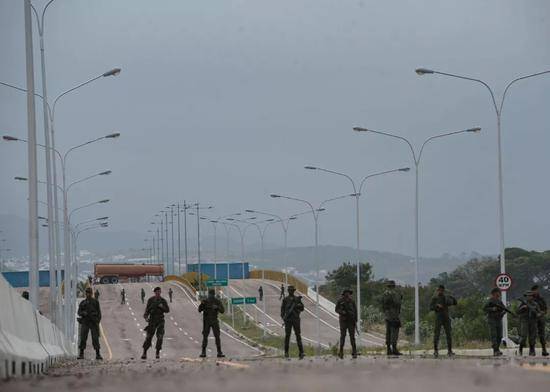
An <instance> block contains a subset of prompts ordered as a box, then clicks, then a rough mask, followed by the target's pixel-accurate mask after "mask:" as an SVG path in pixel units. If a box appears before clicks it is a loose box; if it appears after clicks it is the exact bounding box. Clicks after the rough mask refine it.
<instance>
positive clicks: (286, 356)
mask: <svg viewBox="0 0 550 392" xmlns="http://www.w3.org/2000/svg"><path fill="white" fill-rule="evenodd" d="M285 358H287V359H288V358H290V354H289V353H288V351H285Z"/></svg>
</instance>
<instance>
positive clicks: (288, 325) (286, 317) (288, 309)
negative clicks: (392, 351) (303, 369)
mask: <svg viewBox="0 0 550 392" xmlns="http://www.w3.org/2000/svg"><path fill="white" fill-rule="evenodd" d="M281 287H282V288H283V290H284V286H282V285H281ZM287 290H288V295H287V296H286V297H284V299H283V302H282V303H281V318H282V319H283V321H284V323H285V358H289V357H290V354H289V349H290V335H291V334H292V330H293V329H294V334H295V335H296V344H297V345H298V351H299V358H300V359H302V358H304V356H305V355H304V346H303V345H302V335H301V330H300V313H301V312H303V311H304V304H303V303H302V297H300V296H296V295H294V292H295V291H296V289H295V288H294V286H288V289H287Z"/></svg>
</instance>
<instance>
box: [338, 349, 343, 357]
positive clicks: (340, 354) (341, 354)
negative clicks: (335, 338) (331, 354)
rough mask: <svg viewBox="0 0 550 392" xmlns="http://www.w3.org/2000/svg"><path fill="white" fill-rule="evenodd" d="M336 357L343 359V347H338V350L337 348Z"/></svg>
mask: <svg viewBox="0 0 550 392" xmlns="http://www.w3.org/2000/svg"><path fill="white" fill-rule="evenodd" d="M338 358H340V359H344V348H343V347H340V350H338Z"/></svg>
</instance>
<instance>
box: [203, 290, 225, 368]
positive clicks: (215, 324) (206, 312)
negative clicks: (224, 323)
mask: <svg viewBox="0 0 550 392" xmlns="http://www.w3.org/2000/svg"><path fill="white" fill-rule="evenodd" d="M199 312H202V352H201V357H205V356H206V347H207V346H208V335H210V329H212V332H213V333H214V339H215V341H216V349H217V350H218V357H223V356H224V355H223V353H222V344H221V340H220V322H219V320H218V313H224V312H225V308H224V307H223V304H222V301H220V300H219V299H218V298H216V296H215V294H214V292H213V291H211V292H209V294H208V298H206V299H204V300H203V301H202V302H201V303H200V305H199Z"/></svg>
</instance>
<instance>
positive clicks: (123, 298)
mask: <svg viewBox="0 0 550 392" xmlns="http://www.w3.org/2000/svg"><path fill="white" fill-rule="evenodd" d="M125 303H126V291H125V290H124V289H122V290H121V291H120V304H121V305H124V304H125Z"/></svg>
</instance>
